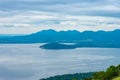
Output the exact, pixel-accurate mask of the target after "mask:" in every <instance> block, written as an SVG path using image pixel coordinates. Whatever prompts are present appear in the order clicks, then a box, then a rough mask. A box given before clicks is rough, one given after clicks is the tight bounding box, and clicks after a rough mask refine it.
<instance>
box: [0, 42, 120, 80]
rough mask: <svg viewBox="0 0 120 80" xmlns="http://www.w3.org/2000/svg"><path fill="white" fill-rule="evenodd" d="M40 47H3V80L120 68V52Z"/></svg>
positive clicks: (0, 47)
mask: <svg viewBox="0 0 120 80" xmlns="http://www.w3.org/2000/svg"><path fill="white" fill-rule="evenodd" d="M40 45H42V44H0V80H39V79H40V78H46V77H49V76H54V75H61V74H68V73H76V72H89V71H99V70H104V69H106V68H107V67H108V66H110V65H111V64H113V65H118V64H120V48H77V49H71V50H68V49H67V50H45V49H40V48H39V46H40Z"/></svg>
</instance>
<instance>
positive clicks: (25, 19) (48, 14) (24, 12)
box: [0, 0, 120, 34]
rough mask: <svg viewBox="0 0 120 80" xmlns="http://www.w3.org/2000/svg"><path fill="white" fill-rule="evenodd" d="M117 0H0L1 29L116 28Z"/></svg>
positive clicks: (118, 21) (119, 25) (119, 11)
mask: <svg viewBox="0 0 120 80" xmlns="http://www.w3.org/2000/svg"><path fill="white" fill-rule="evenodd" d="M119 3H120V1H119V0H11V1H9V0H1V1H0V14H1V15H0V33H16V34H17V33H19V34H22V33H32V32H34V31H38V30H42V29H55V30H68V29H76V30H79V31H84V30H113V29H119V28H120V15H119V14H120V6H119ZM11 31H12V32H11Z"/></svg>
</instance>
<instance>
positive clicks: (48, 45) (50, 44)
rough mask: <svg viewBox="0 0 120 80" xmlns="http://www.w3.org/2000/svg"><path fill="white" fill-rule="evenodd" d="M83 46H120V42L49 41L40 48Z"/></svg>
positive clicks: (73, 47)
mask: <svg viewBox="0 0 120 80" xmlns="http://www.w3.org/2000/svg"><path fill="white" fill-rule="evenodd" d="M82 47H97V48H120V44H116V43H99V42H81V43H75V44H72V45H71V44H70V45H68V44H63V43H58V42H55V43H47V44H44V45H42V46H40V48H42V49H55V50H57V49H76V48H82Z"/></svg>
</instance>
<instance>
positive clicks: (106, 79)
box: [91, 65, 120, 80]
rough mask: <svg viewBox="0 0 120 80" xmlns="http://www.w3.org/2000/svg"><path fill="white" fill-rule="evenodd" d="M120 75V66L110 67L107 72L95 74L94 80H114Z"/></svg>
mask: <svg viewBox="0 0 120 80" xmlns="http://www.w3.org/2000/svg"><path fill="white" fill-rule="evenodd" d="M119 75H120V65H118V66H110V67H109V68H107V70H106V71H105V72H104V71H100V72H96V73H94V74H93V79H94V80H112V79H113V78H114V77H116V76H119ZM91 80H92V79H91Z"/></svg>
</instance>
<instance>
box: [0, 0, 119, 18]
mask: <svg viewBox="0 0 120 80" xmlns="http://www.w3.org/2000/svg"><path fill="white" fill-rule="evenodd" d="M119 3H120V1H119V0H3V1H0V10H3V11H4V10H23V11H24V10H28V11H29V10H36V11H47V12H56V13H57V12H58V13H65V14H73V15H76V14H77V15H92V16H94V15H97V16H112V17H120V16H119V14H120V5H119Z"/></svg>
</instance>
